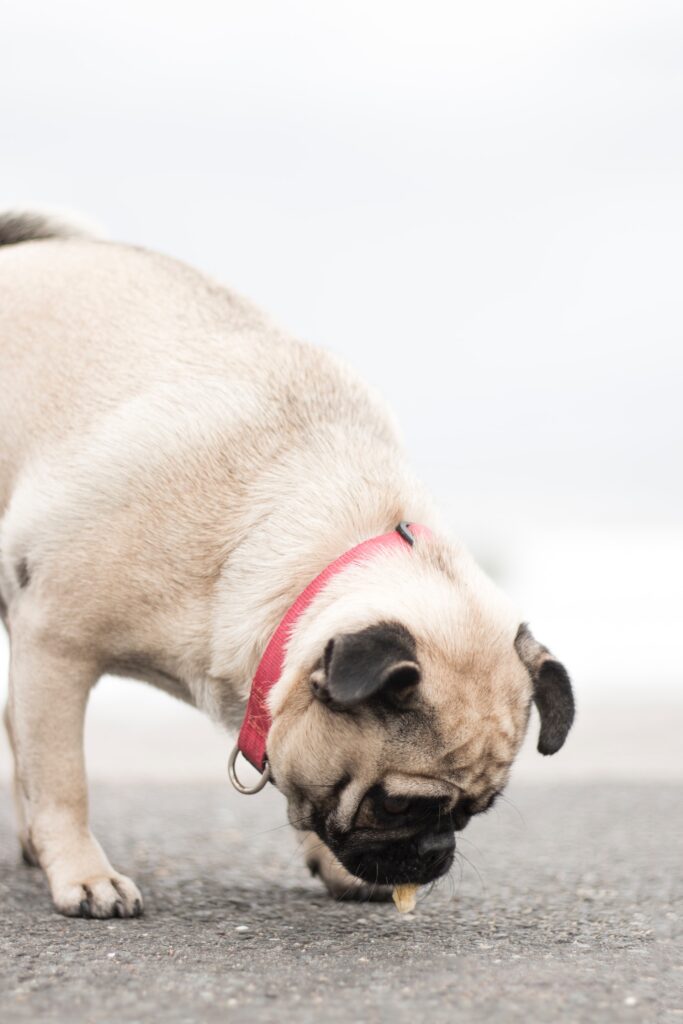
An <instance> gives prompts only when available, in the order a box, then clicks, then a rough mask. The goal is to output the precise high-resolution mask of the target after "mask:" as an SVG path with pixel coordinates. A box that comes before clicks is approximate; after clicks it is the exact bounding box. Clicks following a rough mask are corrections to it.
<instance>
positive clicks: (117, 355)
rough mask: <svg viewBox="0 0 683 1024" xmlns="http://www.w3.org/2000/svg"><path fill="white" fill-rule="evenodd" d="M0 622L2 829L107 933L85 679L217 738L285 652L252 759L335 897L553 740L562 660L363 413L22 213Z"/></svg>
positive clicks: (271, 354) (197, 290)
mask: <svg viewBox="0 0 683 1024" xmlns="http://www.w3.org/2000/svg"><path fill="white" fill-rule="evenodd" d="M0 246H1V248H0V380H1V382H2V388H1V391H0V613H1V616H2V619H3V622H4V624H5V626H6V627H7V630H8V632H9V638H10V649H11V656H10V670H9V700H8V703H7V707H6V711H5V723H6V726H7V731H8V735H9V739H10V743H11V746H12V750H13V753H14V759H15V767H16V773H15V795H16V806H17V814H18V823H19V839H20V843H21V847H22V850H23V854H24V858H25V859H26V861H28V862H29V863H33V864H39V865H40V866H41V868H42V869H43V870H44V871H45V873H46V875H47V879H48V881H49V885H50V890H51V894H52V899H53V901H54V905H55V907H56V908H57V910H59V911H60V912H61V913H63V914H68V915H80V916H84V917H93V918H106V917H113V916H118V917H134V916H136V915H138V914H140V913H141V912H142V907H143V902H142V896H141V895H140V892H139V891H138V888H137V886H136V885H135V883H134V882H133V881H132V880H131V879H130V878H127V877H126V876H125V875H123V874H121V873H120V872H118V871H117V870H116V869H115V868H113V867H112V865H111V864H110V862H109V860H108V859H107V856H106V854H105V852H104V851H103V849H102V847H101V846H100V845H99V843H98V842H97V840H96V838H95V837H94V835H93V834H92V832H91V831H90V828H89V824H88V799H87V790H86V777H85V767H84V759H83V719H84V714H85V709H86V704H87V702H88V695H89V693H90V690H91V688H92V687H93V686H94V684H95V683H96V682H97V680H98V678H99V677H100V676H101V675H103V674H104V673H114V674H118V675H122V676H127V677H135V678H138V679H141V680H144V681H147V682H150V683H153V684H154V685H156V686H159V687H161V688H162V689H163V690H166V691H167V692H168V693H170V694H173V695H174V696H175V697H178V698H180V699H181V700H184V701H187V702H189V703H191V704H193V705H196V706H197V707H199V708H202V709H204V710H205V711H206V712H207V713H208V714H209V715H211V716H212V718H214V719H216V720H218V721H219V722H221V723H224V724H225V726H227V727H228V728H230V729H233V728H235V727H236V726H237V725H238V724H239V722H240V720H241V718H242V715H243V713H244V707H245V703H246V701H247V698H248V696H249V692H250V687H251V681H252V678H253V677H254V674H255V672H256V670H257V667H258V665H259V662H260V660H261V657H262V655H263V653H264V650H265V649H266V647H267V645H268V643H269V640H270V638H271V637H272V635H273V633H274V632H275V631H276V630H277V627H278V624H279V623H280V622H281V620H282V619H283V616H285V615H286V613H287V611H288V609H289V608H290V607H291V606H292V605H293V603H294V602H295V601H296V599H297V596H298V595H299V594H300V593H301V592H302V591H303V590H304V589H305V588H306V587H307V585H308V584H309V583H310V581H311V580H313V579H314V578H315V577H317V576H318V574H319V573H320V572H321V571H322V570H324V569H325V567H326V566H328V565H330V564H331V563H334V562H335V560H336V559H339V558H340V556H342V555H343V554H344V552H347V551H349V550H350V549H353V548H354V546H355V545H357V544H359V543H360V542H363V541H365V540H367V539H369V538H373V537H376V536H379V535H383V534H386V533H387V531H392V530H393V529H394V528H395V527H396V524H398V523H400V522H408V523H416V524H421V525H422V526H423V527H424V530H423V531H422V532H420V533H419V535H416V536H415V537H414V538H413V540H414V543H412V544H407V543H406V544H401V545H391V546H387V547H381V548H379V549H378V550H377V551H376V552H375V553H374V554H372V555H371V556H368V557H366V558H363V559H360V560H356V561H354V562H352V563H350V564H349V565H348V566H346V567H345V568H344V569H343V571H339V572H337V573H336V574H335V575H334V576H333V577H332V578H331V579H330V580H329V582H328V584H327V585H326V586H325V587H323V588H322V589H321V590H320V591H319V592H318V593H317V595H316V596H315V597H314V598H313V600H312V601H310V603H309V604H308V606H307V607H306V609H305V611H304V612H303V614H301V615H300V617H299V619H298V620H297V623H296V628H295V629H294V630H293V632H292V634H291V636H289V637H288V639H287V643H286V645H285V647H284V649H283V659H284V660H283V664H282V671H281V673H280V674H279V677H278V678H277V679H276V680H275V681H274V685H273V686H272V689H271V690H270V692H269V694H268V698H267V710H268V714H269V718H270V724H269V730H268V733H267V737H266V756H267V764H268V770H269V772H270V777H271V780H272V781H273V782H274V783H275V785H276V786H277V788H278V789H279V790H281V792H282V793H283V794H284V795H285V797H286V798H287V802H288V814H289V818H290V821H291V823H292V824H293V825H294V827H295V828H296V829H299V830H301V831H303V832H305V833H306V837H305V842H304V846H305V848H306V851H307V852H306V858H307V863H308V866H309V868H310V869H311V870H312V871H313V872H314V873H316V874H318V875H319V876H320V878H321V879H322V881H323V882H324V884H325V885H326V887H327V889H328V890H329V892H330V893H331V894H332V895H333V896H335V897H338V898H341V897H349V898H361V899H363V898H383V897H385V896H386V895H387V892H388V890H389V889H390V887H391V886H392V885H394V884H404V883H414V884H421V883H425V882H428V881H430V880H432V879H435V878H438V877H439V876H440V875H442V874H444V873H445V872H447V871H448V869H449V867H450V865H451V862H452V859H453V853H454V846H455V833H456V832H457V831H459V830H460V829H462V828H464V827H465V825H466V824H467V822H468V821H469V820H470V818H471V817H472V816H473V815H475V814H480V813H481V812H483V811H485V810H486V809H487V808H488V807H490V806H491V804H492V803H493V801H494V800H495V798H496V796H497V795H498V794H499V793H500V792H501V790H502V789H503V787H504V786H505V784H506V781H507V778H508V774H509V771H510V766H511V763H512V761H513V759H514V757H515V755H516V753H517V751H518V749H519V747H520V744H521V742H522V738H523V736H524V733H525V730H526V728H527V724H528V721H529V715H530V709H531V706H532V705H534V704H535V706H536V708H537V709H538V713H539V716H540V738H539V742H538V749H539V750H540V752H541V753H542V754H553V753H555V752H556V751H557V750H559V748H560V747H561V746H562V744H563V743H564V741H565V738H566V736H567V733H568V731H569V729H570V726H571V724H572V719H573V715H574V702H573V698H572V690H571V685H570V681H569V678H568V675H567V672H566V671H565V669H564V668H563V666H562V665H561V664H560V662H558V661H557V660H556V659H555V658H554V657H553V656H552V655H551V654H550V653H549V651H548V650H547V649H546V648H545V647H543V646H542V645H541V644H539V643H538V642H537V641H536V640H535V639H534V637H533V635H532V633H531V632H530V630H529V628H528V627H527V626H526V625H525V624H523V622H522V620H521V617H520V615H519V613H518V612H517V611H516V609H515V608H514V607H513V605H512V604H511V602H510V601H509V600H508V599H507V598H506V597H505V596H504V595H503V594H502V593H501V592H500V591H499V590H498V588H497V587H496V586H495V585H494V584H493V583H492V582H491V580H490V579H488V578H487V576H486V575H485V574H484V572H482V570H481V569H480V568H478V566H477V565H476V564H475V562H474V561H473V559H472V557H471V556H470V555H469V554H468V552H467V551H466V550H465V548H464V547H463V545H462V544H461V543H460V542H459V541H458V540H457V539H454V538H452V537H450V536H449V534H448V531H447V529H446V528H445V527H444V525H443V522H442V521H441V519H440V518H439V515H438V512H437V510H436V509H435V507H434V505H433V503H432V501H431V500H430V498H429V496H428V495H427V494H426V493H425V491H424V489H423V488H422V486H421V485H420V483H419V482H418V481H417V480H416V479H415V478H414V477H413V475H412V473H411V471H410V469H409V468H408V466H407V464H406V458H405V455H404V453H403V449H402V446H401V442H400V440H399V437H398V434H397V430H396V427H395V425H394V422H393V420H392V418H391V416H390V414H389V413H388V411H387V410H386V408H385V407H384V405H383V404H382V401H381V400H380V399H379V398H378V396H377V395H376V394H375V393H374V392H372V391H371V390H370V389H369V388H368V387H367V386H366V385H365V384H364V383H363V382H362V381H361V380H359V379H358V378H357V377H356V376H355V375H354V374H353V373H352V372H351V371H350V370H349V369H347V368H346V367H345V366H344V365H342V364H341V363H340V362H338V361H337V359H336V358H334V357H333V356H332V355H330V354H329V353H328V352H325V351H321V350H320V349H318V348H315V347H312V346H310V345H307V344H303V343H301V342H299V341H297V340H294V339H292V338H290V337H289V336H287V335H286V334H285V333H283V332H282V331H281V330H279V329H278V328H277V327H275V326H274V325H273V324H272V323H270V322H269V321H268V320H267V319H266V318H265V317H264V316H263V315H262V314H261V313H260V312H259V311H258V310H257V309H255V308H254V307H253V306H252V305H250V304H249V303H248V302H246V301H245V300H244V299H243V298H241V297H238V296H237V295H235V294H233V293H232V292H231V291H228V290H227V289H226V288H224V287H223V286H222V285H220V284H218V283H216V282H215V281H213V280H211V279H209V278H208V277H206V276H204V275H202V274H200V273H198V272H196V271H194V270H192V269H191V268H189V267H187V266H185V265H183V264H182V263H180V262H178V261H176V260H173V259H169V258H167V257H165V256H162V255H158V254H156V253H153V252H149V251H146V250H144V249H142V248H138V247H129V246H126V245H121V244H115V243H112V242H110V241H107V240H105V239H103V238H100V237H98V236H97V235H96V234H93V233H92V232H90V231H88V229H87V228H85V227H82V226H81V225H80V224H79V223H78V222H77V221H75V220H70V219H68V218H67V219H64V218H60V217H57V216H53V215H44V214H41V213H30V212H29V213H27V212H15V213H7V214H4V215H2V216H1V217H0Z"/></svg>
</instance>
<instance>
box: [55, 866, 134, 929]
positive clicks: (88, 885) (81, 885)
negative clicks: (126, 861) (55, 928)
mask: <svg viewBox="0 0 683 1024" xmlns="http://www.w3.org/2000/svg"><path fill="white" fill-rule="evenodd" d="M52 900H53V902H54V905H55V907H56V909H57V910H58V911H59V912H60V914H66V915H67V917H97V918H106V917H139V916H140V914H141V913H142V909H143V904H142V896H141V895H140V890H139V889H138V887H137V885H136V884H135V882H133V881H131V879H130V878H126V876H125V875H119V874H118V873H117V872H115V871H112V872H110V873H109V874H106V875H93V876H92V877H90V878H87V879H85V880H84V881H82V882H67V883H65V884H60V885H54V886H53V888H52Z"/></svg>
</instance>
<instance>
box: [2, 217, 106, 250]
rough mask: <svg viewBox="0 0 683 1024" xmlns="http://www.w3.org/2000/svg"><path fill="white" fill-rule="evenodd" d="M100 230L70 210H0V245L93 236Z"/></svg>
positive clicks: (98, 233) (97, 235) (98, 235)
mask: <svg viewBox="0 0 683 1024" xmlns="http://www.w3.org/2000/svg"><path fill="white" fill-rule="evenodd" d="M97 237H101V235H100V232H99V231H98V230H97V228H96V227H94V226H93V225H91V224H88V223H87V222H86V221H85V220H80V219H79V218H78V217H76V216H75V215H73V214H68V213H57V212H54V213H53V212H52V211H47V210H0V245H16V244H17V243H18V242H32V241H35V240H38V239H44V238H97Z"/></svg>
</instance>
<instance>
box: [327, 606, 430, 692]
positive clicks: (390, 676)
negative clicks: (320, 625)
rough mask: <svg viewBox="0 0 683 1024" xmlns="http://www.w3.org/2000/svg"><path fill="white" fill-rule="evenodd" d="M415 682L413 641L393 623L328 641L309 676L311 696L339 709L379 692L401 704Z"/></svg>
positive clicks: (418, 672) (415, 670)
mask: <svg viewBox="0 0 683 1024" xmlns="http://www.w3.org/2000/svg"><path fill="white" fill-rule="evenodd" d="M419 681H420V666H419V665H418V663H417V659H416V654H415V640H414V638H413V636H412V634H411V633H410V632H409V630H407V629H406V628H405V626H402V625H401V624H400V623H398V622H379V623H377V624H376V625H374V626H368V627H367V628H366V629H361V630H359V631H358V632H357V633H343V634H341V635H340V636H336V637H334V638H333V639H332V640H330V641H329V643H328V644H327V646H326V648H325V654H324V657H323V659H322V664H320V665H318V666H317V667H316V670H315V671H314V672H313V674H312V675H311V685H312V687H313V692H314V693H315V696H316V697H317V698H318V699H319V700H322V701H323V702H324V703H326V704H330V705H332V706H333V707H338V708H339V709H340V710H344V709H346V708H352V707H355V706H356V705H357V704H361V703H362V702H363V701H365V700H368V699H369V698H370V697H373V696H375V695H377V694H379V693H381V694H382V695H386V696H387V697H388V698H389V700H390V701H391V702H393V703H395V704H397V705H401V704H402V703H403V702H404V701H405V700H407V699H408V697H409V695H410V694H411V693H412V691H413V690H414V688H415V687H416V686H417V684H418V683H419Z"/></svg>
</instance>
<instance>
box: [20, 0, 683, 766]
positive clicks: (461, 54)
mask: <svg viewBox="0 0 683 1024" xmlns="http://www.w3.org/2000/svg"><path fill="white" fill-rule="evenodd" d="M0 50H1V52H2V60H1V61H0V117H1V123H0V203H1V204H2V205H6V206H8V205H12V204H16V203H21V204H25V203H36V202H38V203H42V204H50V205H56V206H63V207H67V208H72V209H75V210H77V211H81V212H82V213H84V214H86V215H88V216H89V217H91V218H93V219H95V220H97V221H99V222H101V223H102V224H104V225H105V226H106V228H107V229H108V231H109V232H110V233H111V235H112V236H113V237H115V238H118V239H122V240H126V241H130V242H133V243H136V244H142V245H145V246H149V247H155V248H159V249H162V250H164V251H166V252H168V253H171V254H173V255H175V256H178V257H180V258H182V259H184V260H187V261H189V262H191V263H194V264H196V265H198V266H199V267H202V268H204V269H205V270H207V271H209V272H210V273H212V274H214V275H215V276H217V277H219V278H221V279H223V280H225V281H226V282H228V283H229V284H231V285H232V286H233V287H235V288H236V289H237V290H239V291H242V292H243V293H246V294H248V295H249V296H251V297H252V298H253V299H254V300H255V301H257V302H258V303H259V304H260V305H262V306H263V307H264V308H265V309H267V310H268V311H269V312H270V313H271V314H273V315H274V317H275V318H276V319H278V320H279V321H280V322H281V323H282V324H283V325H284V326H286V327H288V328H290V329H291V330H292V331H293V332H296V333H297V334H299V335H300V336H302V337H305V338H307V339H309V340H311V341H315V342H317V343H319V344H321V345H325V346H327V347H329V348H331V349H333V350H335V351H336V352H337V353H339V354H341V355H342V356H344V357H345V358H347V359H348V360H349V361H350V362H352V363H353V364H355V365H356V366H357V367H358V368H359V369H360V370H361V371H362V372H363V373H364V374H365V375H366V376H367V377H368V378H369V379H370V380H371V381H373V383H374V384H376V385H377V386H378V387H379V388H380V389H381V390H382V391H383V393H384V394H385V396H386V397H387V398H388V399H389V401H390V402H391V403H392V405H393V407H394V408H395V410H396V411H397V413H398V415H399V418H400V421H401V423H402V425H403V428H404V433H405V437H406V440H407V444H408V446H409V449H410V451H411V453H412V456H413V459H414V462H415V464H416V466H417V468H418V470H419V471H420V473H421V474H422V476H423V477H424V478H425V479H426V480H427V481H428V483H429V484H430V486H431V488H432V489H433V490H434V491H435V492H436V493H437V494H438V495H439V496H440V498H441V500H442V502H443V503H444V504H445V506H446V507H447V509H448V511H449V514H450V516H451V519H452V522H453V526H454V528H455V529H456V530H458V531H459V532H460V533H461V534H462V535H463V536H464V537H465V538H466V539H467V540H468V542H469V543H470V545H471V546H472V547H473V549H474V550H475V552H476V553H477V555H478V556H479V558H480V559H481V560H482V561H483V562H484V564H485V565H486V566H487V568H488V569H489V571H491V572H492V573H493V574H494V575H495V576H496V578H497V579H498V580H499V581H500V582H501V584H502V585H503V586H504V587H505V588H506V589H507V590H508V591H509V592H511V593H512V594H513V595H514V596H515V598H516V599H517V600H518V602H519V604H520V605H521V606H522V608H523V610H524V612H525V615H526V617H527V618H528V619H529V621H530V622H531V624H532V627H533V629H534V632H535V633H536V635H537V636H538V637H539V638H540V639H541V640H542V641H543V642H545V643H547V644H548V645H549V646H550V647H551V648H552V649H553V650H554V651H555V652H556V653H557V654H558V655H560V656H561V657H562V659H563V660H564V661H565V662H566V664H567V665H568V667H569V669H570V671H571V673H572V675H573V677H574V680H575V686H576V692H577V700H578V705H579V716H578V724H577V727H576V730H575V735H574V736H573V738H572V739H571V741H570V742H569V743H568V745H567V747H566V749H565V751H563V752H562V753H561V754H560V755H558V757H557V758H555V759H553V761H552V762H550V763H541V759H540V758H538V756H537V755H535V756H534V755H533V754H532V752H531V750H527V751H526V752H525V754H524V757H523V759H522V761H521V764H520V768H519V774H520V775H521V776H522V777H533V778H538V779H550V778H562V777H565V776H568V775H569V776H572V777H575V776H577V775H583V776H589V775H590V776H594V777H596V776H600V777H613V776H619V775H622V776H623V775H624V774H628V775H632V776H634V777H671V776H674V775H677V776H678V777H683V752H682V751H683V743H682V741H681V735H682V734H683V668H682V665H683V659H682V657H681V639H680V638H681V626H682V618H683V483H682V479H681V456H682V454H683V401H682V398H681V375H682V371H683V354H682V345H681V342H682V337H681V335H682V328H683V299H682V296H681V278H682V273H681V272H682V270H683V266H682V262H683V260H682V254H681V239H682V237H683V192H682V188H681V183H682V181H683V123H682V117H683V7H681V5H680V3H677V2H666V0H569V2H567V0H559V2H554V0H551V2H548V0H538V2H533V0H519V2H517V3H514V4H513V3H509V2H505V0H489V2H481V3H478V4H470V3H464V2H462V0H451V2H435V0H426V2H423V3H421V4H419V5H418V4H412V3H411V4H408V3H405V2H402V0H398V2H397V0H393V2H388V0H373V2H372V3H360V2H358V0H350V2H349V0H347V2H346V3H343V4H342V3H324V4H323V3H319V2H317V3H316V2H314V0H296V2H292V0H283V2H265V0H250V2H246V0H245V2H237V0H223V2H221V3H218V2H213V0H194V2H192V3H188V2H175V0H166V2H164V3H161V2H150V0H136V2H135V3H132V2H131V0H117V3H116V4H107V5H104V4H93V3H92V2H85V0H61V2H60V3H58V4H55V3H49V2H42V3H40V2H33V0H22V2H19V0H7V2H5V3H4V4H3V5H2V8H0ZM0 385H1V382H0ZM0 443H1V441H0ZM2 642H3V643H4V638H3V640H2ZM1 653H2V655H3V659H4V660H5V661H6V647H3V648H2V652H1ZM4 674H5V673H4V669H3V673H2V675H3V685H4ZM530 742H531V741H530ZM179 744H180V745H179ZM228 746H229V740H228V739H227V738H226V737H224V736H222V735H219V734H218V733H217V732H216V730H215V729H214V727H213V726H211V725H210V724H208V723H206V722H205V721H204V720H203V719H202V718H201V717H200V716H199V715H198V714H197V713H196V712H194V711H192V710H190V709H186V708H183V707H182V706H180V705H176V704H173V703H172V702H171V700H170V699H169V698H167V697H165V696H162V695H160V694H157V693H155V692H154V691H152V690H148V689H145V688H143V687H142V686H141V685H140V684H132V683H122V682H121V681H116V682H114V681H110V680H106V681H104V682H103V683H101V684H100V685H99V686H98V688H97V691H96V692H95V695H94V698H93V702H92V707H91V711H90V729H89V734H88V754H89V759H90V762H91V774H94V775H98V774H99V775H105V776H106V775H111V774H112V773H114V772H116V773H118V774H128V775H136V776H143V775H155V776H159V777H165V778H169V777H170V778H176V777H203V776H206V777H207V778H208V777H218V776H219V774H220V772H221V771H222V770H223V760H224V756H225V754H226V752H227V749H228ZM179 751H180V752H179ZM2 757H3V758H4V760H3V761H2V762H0V763H1V764H2V765H3V766H4V767H3V769H2V770H3V772H4V771H5V770H6V767H7V759H6V751H5V747H4V745H3V754H2Z"/></svg>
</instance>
